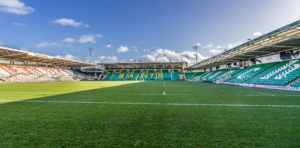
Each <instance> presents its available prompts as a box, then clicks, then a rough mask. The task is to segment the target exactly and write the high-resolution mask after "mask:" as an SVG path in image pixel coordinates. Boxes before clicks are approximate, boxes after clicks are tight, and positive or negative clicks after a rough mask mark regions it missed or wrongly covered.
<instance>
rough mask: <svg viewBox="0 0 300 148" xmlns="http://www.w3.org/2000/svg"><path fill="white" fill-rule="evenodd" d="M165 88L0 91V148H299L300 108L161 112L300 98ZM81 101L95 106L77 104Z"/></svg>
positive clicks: (97, 85) (71, 86)
mask: <svg viewBox="0 0 300 148" xmlns="http://www.w3.org/2000/svg"><path fill="white" fill-rule="evenodd" d="M163 85H164V82H162V81H160V82H159V81H152V82H149V81H148V82H130V81H122V82H116V81H114V82H111V81H102V82H41V83H11V84H0V100H2V101H0V147H49V146H50V147H94V146H96V147H100V146H101V147H112V146H123V147H133V146H136V147H145V146H146V147H254V146H262V147H299V146H300V124H299V123H300V116H299V115H300V108H299V107H298V108H297V107H294V108H288V107H263V106H261V107H245V106H244V107H243V106H240V107H233V106H231V107H230V106H180V105H178V106H171V105H164V103H166V104H168V103H178V104H261V105H300V99H299V98H300V93H298V92H289V91H278V90H266V89H257V88H246V87H237V86H225V85H216V84H201V83H193V82H183V81H178V82H176V81H167V82H166V86H165V87H164V86H163ZM164 90H165V91H166V95H162V92H163V91H164ZM9 100H10V101H9ZM16 100H28V101H32V102H26V101H24V102H22V101H16ZM34 101H69V102H73V103H60V102H56V103H53V102H52V103H51V102H50V103H49V102H48V103H47V102H34ZM81 101H85V102H90V103H89V104H82V103H76V102H81ZM92 102H123V103H124V102H125V103H128V102H131V103H161V105H153V104H97V103H92Z"/></svg>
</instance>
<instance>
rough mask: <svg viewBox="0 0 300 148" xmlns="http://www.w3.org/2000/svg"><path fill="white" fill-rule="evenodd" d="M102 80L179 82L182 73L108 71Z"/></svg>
mask: <svg viewBox="0 0 300 148" xmlns="http://www.w3.org/2000/svg"><path fill="white" fill-rule="evenodd" d="M103 75H104V79H103V80H107V81H108V80H112V81H124V80H134V81H155V80H157V81H163V80H181V78H180V75H184V73H180V72H178V71H176V72H168V71H163V70H161V71H154V70H149V71H148V72H147V71H146V70H135V71H128V72H125V71H123V72H121V73H120V72H113V71H109V72H107V73H103Z"/></svg>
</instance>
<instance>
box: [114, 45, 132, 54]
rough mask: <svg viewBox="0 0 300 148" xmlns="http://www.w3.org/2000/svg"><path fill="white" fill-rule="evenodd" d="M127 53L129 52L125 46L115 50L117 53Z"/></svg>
mask: <svg viewBox="0 0 300 148" xmlns="http://www.w3.org/2000/svg"><path fill="white" fill-rule="evenodd" d="M128 51H129V49H128V47H126V46H120V47H119V48H118V50H117V52H119V53H124V52H128Z"/></svg>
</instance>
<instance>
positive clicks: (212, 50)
mask: <svg viewBox="0 0 300 148" xmlns="http://www.w3.org/2000/svg"><path fill="white" fill-rule="evenodd" d="M209 52H210V53H212V54H218V53H221V52H222V51H221V50H218V49H210V50H209Z"/></svg>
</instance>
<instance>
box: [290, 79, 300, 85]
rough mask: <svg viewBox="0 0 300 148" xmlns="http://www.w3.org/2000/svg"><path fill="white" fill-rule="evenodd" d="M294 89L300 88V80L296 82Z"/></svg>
mask: <svg viewBox="0 0 300 148" xmlns="http://www.w3.org/2000/svg"><path fill="white" fill-rule="evenodd" d="M291 86H292V87H300V79H299V80H298V81H296V82H294V83H293V84H292V85H291Z"/></svg>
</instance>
